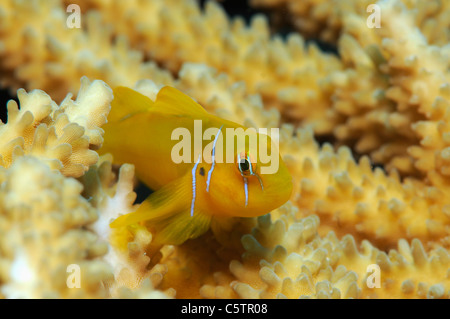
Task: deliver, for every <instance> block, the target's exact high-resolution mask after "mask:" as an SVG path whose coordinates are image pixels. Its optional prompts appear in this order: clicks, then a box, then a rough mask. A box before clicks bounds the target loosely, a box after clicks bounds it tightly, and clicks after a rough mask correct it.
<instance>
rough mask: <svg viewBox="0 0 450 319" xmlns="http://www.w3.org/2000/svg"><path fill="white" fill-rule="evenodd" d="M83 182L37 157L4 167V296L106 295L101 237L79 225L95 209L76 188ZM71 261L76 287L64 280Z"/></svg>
mask: <svg viewBox="0 0 450 319" xmlns="http://www.w3.org/2000/svg"><path fill="white" fill-rule="evenodd" d="M81 190H82V185H81V184H80V183H79V182H77V181H76V180H74V179H71V178H64V176H63V175H61V174H60V173H59V172H57V171H51V170H50V168H49V167H48V166H47V165H45V164H44V163H42V162H41V161H40V160H38V159H37V158H34V157H30V156H23V157H21V158H19V159H17V160H16V161H15V162H14V163H13V164H12V165H11V167H10V168H9V169H8V170H5V169H3V172H2V176H1V189H0V203H1V208H0V212H1V214H0V218H1V223H0V225H1V226H0V227H1V236H0V251H1V254H0V260H1V265H2V267H1V272H0V274H1V279H0V282H1V284H2V285H1V294H2V295H3V296H4V297H7V298H43V297H45V298H80V297H106V296H107V295H106V294H105V291H104V289H103V288H102V281H103V280H108V279H110V278H111V276H112V273H111V269H110V267H109V266H108V265H107V264H106V263H104V262H102V261H101V260H99V259H98V257H99V256H102V255H103V254H105V253H106V251H107V246H106V244H105V243H101V242H98V240H97V238H96V235H95V234H94V233H92V232H90V231H88V230H85V229H83V226H84V225H87V224H89V223H92V222H93V221H94V220H95V219H96V218H97V211H96V210H95V209H94V208H93V207H91V206H90V205H89V203H88V201H87V200H86V199H84V198H83V197H82V196H81V195H80V193H81ZM71 265H75V266H76V267H79V269H78V271H79V273H80V279H79V280H80V283H79V288H76V287H71V286H69V284H68V282H69V279H70V278H69V275H70V274H71V272H72V270H71V269H72V268H70V267H71Z"/></svg>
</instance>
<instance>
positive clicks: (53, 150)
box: [0, 78, 112, 177]
mask: <svg viewBox="0 0 450 319" xmlns="http://www.w3.org/2000/svg"><path fill="white" fill-rule="evenodd" d="M17 95H18V99H19V103H20V110H19V108H18V105H17V103H16V102H15V101H13V100H11V101H9V103H8V106H7V108H8V122H7V123H6V124H3V123H0V138H1V143H0V165H1V166H4V167H6V168H7V167H9V166H10V165H11V164H12V163H13V162H14V161H15V160H16V158H17V157H20V156H23V155H24V154H27V155H33V156H35V157H39V158H41V159H42V160H43V161H46V162H48V164H49V165H50V167H51V168H52V169H57V170H60V171H61V172H62V173H63V174H64V175H66V176H74V177H78V176H81V175H82V174H83V173H84V172H85V171H86V170H87V169H88V168H89V166H90V165H92V164H94V163H95V162H96V161H97V158H98V155H97V153H96V152H94V151H92V150H90V148H92V147H100V146H101V144H102V143H103V137H102V135H103V130H102V129H101V128H100V126H101V125H102V124H104V123H105V121H106V116H107V115H108V113H109V110H110V108H111V105H110V103H111V101H112V92H111V89H110V88H109V87H108V86H107V85H106V84H105V83H103V82H102V81H93V82H92V83H91V82H90V81H89V80H88V79H87V78H82V79H81V88H80V91H79V94H78V97H77V99H76V100H75V101H73V100H72V99H71V95H70V94H69V95H68V96H67V97H66V98H65V99H64V101H62V102H61V104H60V105H59V106H58V105H57V104H56V103H55V102H54V101H53V100H52V99H51V98H50V96H48V95H47V94H46V93H45V92H43V91H41V90H34V91H32V92H30V93H27V92H25V90H23V89H20V90H18V92H17Z"/></svg>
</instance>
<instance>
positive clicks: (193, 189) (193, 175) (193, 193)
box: [191, 154, 202, 217]
mask: <svg viewBox="0 0 450 319" xmlns="http://www.w3.org/2000/svg"><path fill="white" fill-rule="evenodd" d="M201 157H202V154H198V159H197V162H196V163H195V165H194V167H193V168H192V202H191V217H193V216H194V205H195V197H196V185H195V184H196V176H195V174H196V172H197V166H198V163H200V159H201Z"/></svg>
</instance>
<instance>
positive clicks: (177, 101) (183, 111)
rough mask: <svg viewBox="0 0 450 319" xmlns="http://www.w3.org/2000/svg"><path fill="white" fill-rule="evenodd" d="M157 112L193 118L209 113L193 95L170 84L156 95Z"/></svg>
mask: <svg viewBox="0 0 450 319" xmlns="http://www.w3.org/2000/svg"><path fill="white" fill-rule="evenodd" d="M155 112H158V113H164V114H173V115H178V116H190V117H193V118H203V117H205V115H208V114H209V113H208V112H206V110H205V109H204V108H203V107H202V106H201V105H200V104H198V103H197V102H195V101H194V100H193V99H192V98H191V97H189V96H188V95H186V94H184V93H183V92H181V91H179V90H177V89H175V88H173V87H170V86H165V87H163V88H162V89H161V90H160V91H159V93H158V95H157V96H156V101H155Z"/></svg>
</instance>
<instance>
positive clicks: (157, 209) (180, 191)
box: [100, 86, 292, 245]
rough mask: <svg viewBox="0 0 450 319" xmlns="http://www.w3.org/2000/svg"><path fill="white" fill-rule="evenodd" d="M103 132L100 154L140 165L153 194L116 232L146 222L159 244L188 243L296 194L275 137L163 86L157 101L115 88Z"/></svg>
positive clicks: (116, 223)
mask: <svg viewBox="0 0 450 319" xmlns="http://www.w3.org/2000/svg"><path fill="white" fill-rule="evenodd" d="M104 130H105V135H104V144H103V146H102V148H101V150H100V151H101V152H102V153H112V155H113V156H114V162H115V163H117V164H122V163H132V164H134V165H135V169H136V175H137V177H138V178H139V179H140V180H141V181H142V182H143V183H145V184H146V185H147V186H148V187H149V188H150V189H152V190H154V192H153V193H152V194H151V195H150V196H149V197H148V198H147V199H146V200H145V201H144V202H143V203H142V204H141V205H140V206H139V208H138V209H137V210H136V211H135V212H132V213H130V214H126V215H122V216H120V217H119V218H117V219H116V220H114V221H113V222H112V223H111V224H110V226H111V227H112V228H115V227H123V226H127V225H131V224H135V223H139V222H144V221H145V225H146V226H147V227H149V228H150V229H151V231H152V233H153V235H154V236H153V242H154V243H158V244H174V245H175V244H181V243H183V242H184V241H186V240H187V239H190V238H195V237H198V236H200V235H202V234H203V233H205V232H206V231H207V230H208V229H209V227H210V224H211V220H212V219H213V218H215V217H220V218H223V217H254V216H260V215H264V214H267V213H269V212H270V211H271V210H273V209H275V208H277V207H279V206H281V205H282V204H283V203H285V202H286V201H287V200H288V199H289V197H290V194H291V191H292V179H291V176H290V174H289V172H288V170H287V168H286V166H285V164H284V163H283V161H282V159H281V157H280V155H279V154H278V152H276V150H277V149H276V147H275V145H274V143H272V140H271V138H270V137H269V136H267V135H265V134H260V133H255V134H254V135H252V134H250V133H249V130H247V129H246V128H245V127H243V126H241V125H239V124H236V123H234V122H231V121H227V120H224V119H221V118H219V117H217V116H214V115H212V114H209V113H208V112H207V111H206V110H205V109H203V108H202V106H201V105H199V104H198V103H196V102H195V101H194V100H193V99H191V98H190V97H188V96H187V95H185V94H183V93H181V92H180V91H178V90H177V89H175V88H172V87H168V86H166V87H163V88H162V89H161V90H160V91H159V93H158V95H157V97H156V99H155V101H152V100H151V99H150V98H148V97H146V96H144V95H142V94H140V93H138V92H136V91H134V90H132V89H129V88H126V87H118V88H116V89H114V100H113V101H112V104H111V113H110V116H109V118H108V123H107V124H106V125H105V126H104ZM242 141H244V142H242ZM269 154H270V156H269ZM268 159H270V160H271V161H268ZM275 162H276V163H275ZM274 163H275V164H276V165H274ZM264 170H265V171H267V172H269V173H264ZM222 220H223V219H222Z"/></svg>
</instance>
